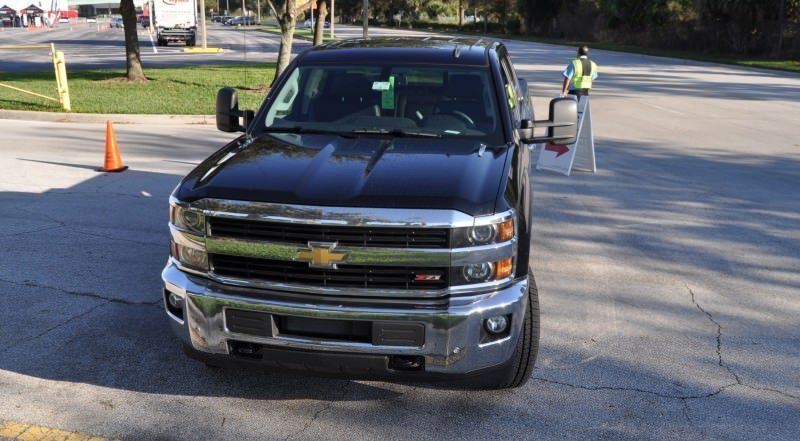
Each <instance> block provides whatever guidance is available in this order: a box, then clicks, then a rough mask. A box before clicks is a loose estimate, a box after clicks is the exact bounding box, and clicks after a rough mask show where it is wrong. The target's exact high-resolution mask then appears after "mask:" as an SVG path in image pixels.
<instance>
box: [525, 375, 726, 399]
mask: <svg viewBox="0 0 800 441" xmlns="http://www.w3.org/2000/svg"><path fill="white" fill-rule="evenodd" d="M531 379H533V380H538V381H541V382H544V383H551V384H557V385H559V386H567V387H571V388H574V389H582V390H591V391H599V390H609V391H622V392H636V393H642V394H649V395H655V396H657V397H661V398H670V399H677V400H698V399H702V398H710V397H713V396H715V395H719V394H720V393H722V392H723V391H724V390H725V389H728V388H729V387H732V386H738V385H739V384H738V383H730V384H726V385H724V386H722V387H719V388H717V389H716V390H714V391H713V392H709V393H706V394H700V395H671V394H665V393H662V392H657V391H654V390H648V389H641V388H637V387H622V386H584V385H582V384H572V383H567V382H564V381H558V380H551V379H548V378H542V377H531Z"/></svg>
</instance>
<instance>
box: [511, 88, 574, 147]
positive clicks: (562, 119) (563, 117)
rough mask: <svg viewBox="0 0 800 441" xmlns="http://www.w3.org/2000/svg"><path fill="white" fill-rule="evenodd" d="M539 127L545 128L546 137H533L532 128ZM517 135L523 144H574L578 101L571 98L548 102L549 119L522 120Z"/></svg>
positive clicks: (555, 99)
mask: <svg viewBox="0 0 800 441" xmlns="http://www.w3.org/2000/svg"><path fill="white" fill-rule="evenodd" d="M541 127H546V128H547V136H539V137H537V136H534V135H533V130H534V128H541ZM519 135H520V138H521V139H522V142H524V143H525V144H534V143H538V142H552V143H555V144H560V145H567V144H574V143H575V141H577V137H578V100H576V99H575V98H572V97H564V98H554V99H553V100H551V101H550V119H548V120H542V121H531V120H522V123H521V126H520V129H519Z"/></svg>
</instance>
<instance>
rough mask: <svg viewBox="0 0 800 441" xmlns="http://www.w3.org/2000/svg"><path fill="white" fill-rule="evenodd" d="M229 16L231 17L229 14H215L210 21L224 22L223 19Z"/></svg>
mask: <svg viewBox="0 0 800 441" xmlns="http://www.w3.org/2000/svg"><path fill="white" fill-rule="evenodd" d="M229 18H231V16H230V15H217V16H215V17H214V18H212V19H211V21H212V22H215V23H224V22H225V20H227V19H229Z"/></svg>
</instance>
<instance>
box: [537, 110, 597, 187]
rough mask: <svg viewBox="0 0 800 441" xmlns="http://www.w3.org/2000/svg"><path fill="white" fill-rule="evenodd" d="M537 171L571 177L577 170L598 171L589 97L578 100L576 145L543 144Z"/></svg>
mask: <svg viewBox="0 0 800 441" xmlns="http://www.w3.org/2000/svg"><path fill="white" fill-rule="evenodd" d="M541 145H542V148H541V151H540V152H539V159H538V161H537V162H536V170H550V171H554V172H557V173H563V174H565V175H567V176H569V174H570V172H571V171H572V169H573V168H574V169H575V170H583V171H590V172H592V173H594V172H596V171H597V164H596V162H595V157H594V132H593V131H592V112H591V106H590V105H589V97H588V96H581V97H580V98H579V100H578V137H577V141H576V142H575V144H571V145H555V144H541Z"/></svg>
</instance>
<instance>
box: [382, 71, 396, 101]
mask: <svg viewBox="0 0 800 441" xmlns="http://www.w3.org/2000/svg"><path fill="white" fill-rule="evenodd" d="M381 108H382V109H394V75H389V88H388V89H385V90H383V91H381Z"/></svg>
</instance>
